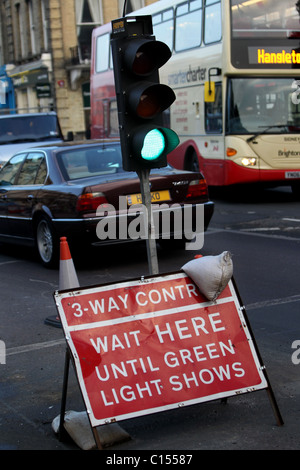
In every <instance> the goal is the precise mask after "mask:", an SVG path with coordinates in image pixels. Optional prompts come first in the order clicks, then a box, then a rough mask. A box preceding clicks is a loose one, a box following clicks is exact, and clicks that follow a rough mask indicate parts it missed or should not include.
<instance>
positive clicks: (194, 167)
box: [186, 150, 200, 173]
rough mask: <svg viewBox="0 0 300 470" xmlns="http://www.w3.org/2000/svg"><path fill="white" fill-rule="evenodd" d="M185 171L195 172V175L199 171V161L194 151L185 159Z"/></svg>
mask: <svg viewBox="0 0 300 470" xmlns="http://www.w3.org/2000/svg"><path fill="white" fill-rule="evenodd" d="M186 169H187V170H189V171H195V172H196V173H197V172H199V171H200V167H199V161H198V157H197V154H196V152H195V150H193V152H192V153H191V155H190V156H189V157H188V159H187V164H186Z"/></svg>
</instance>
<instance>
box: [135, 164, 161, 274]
mask: <svg viewBox="0 0 300 470" xmlns="http://www.w3.org/2000/svg"><path fill="white" fill-rule="evenodd" d="M137 174H138V177H139V179H140V186H141V194H142V202H143V204H144V206H145V207H146V209H147V211H146V214H145V213H144V222H145V225H146V227H145V229H146V246H147V257H148V266H149V273H150V274H151V275H152V274H159V270H158V261H157V249H156V240H155V225H154V218H153V213H152V206H151V192H150V183H149V175H150V170H149V169H142V170H137Z"/></svg>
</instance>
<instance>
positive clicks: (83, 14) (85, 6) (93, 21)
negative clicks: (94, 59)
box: [75, 0, 103, 62]
mask: <svg viewBox="0 0 300 470" xmlns="http://www.w3.org/2000/svg"><path fill="white" fill-rule="evenodd" d="M75 11H76V25H77V37H78V55H79V61H80V62H84V61H86V60H90V59H91V37H92V31H93V29H94V28H95V26H98V25H100V24H102V23H103V14H102V1H101V0H76V1H75Z"/></svg>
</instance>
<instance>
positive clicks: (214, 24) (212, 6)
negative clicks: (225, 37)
mask: <svg viewBox="0 0 300 470" xmlns="http://www.w3.org/2000/svg"><path fill="white" fill-rule="evenodd" d="M221 38H222V18H221V2H220V1H218V0H206V2H205V15H204V44H211V43H213V42H218V41H221Z"/></svg>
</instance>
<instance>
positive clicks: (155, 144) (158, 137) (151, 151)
mask: <svg viewBox="0 0 300 470" xmlns="http://www.w3.org/2000/svg"><path fill="white" fill-rule="evenodd" d="M165 147H166V141H165V137H164V134H163V133H162V132H160V131H159V130H158V129H152V130H151V131H150V132H148V133H147V134H146V136H145V139H144V143H143V147H142V150H141V156H142V158H144V159H145V160H156V159H157V158H159V157H160V155H161V154H162V153H163V151H164V150H165Z"/></svg>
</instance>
